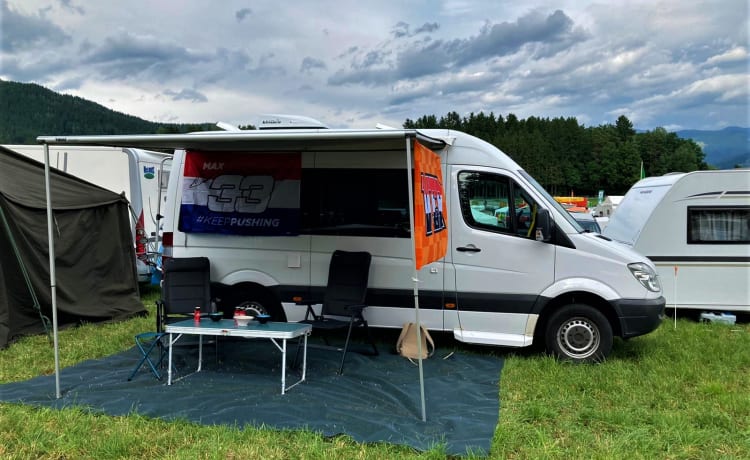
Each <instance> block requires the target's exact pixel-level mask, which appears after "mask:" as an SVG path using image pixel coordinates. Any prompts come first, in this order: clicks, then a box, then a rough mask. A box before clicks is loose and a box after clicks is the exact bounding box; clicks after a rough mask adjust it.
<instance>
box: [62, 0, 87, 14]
mask: <svg viewBox="0 0 750 460" xmlns="http://www.w3.org/2000/svg"><path fill="white" fill-rule="evenodd" d="M60 5H62V7H63V8H64V9H66V10H68V11H72V12H74V13H78V14H80V15H81V16H83V15H84V14H86V10H84V9H83V7H82V6H77V5H74V4H73V1H72V0H60Z"/></svg>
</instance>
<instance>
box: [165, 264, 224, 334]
mask: <svg viewBox="0 0 750 460" xmlns="http://www.w3.org/2000/svg"><path fill="white" fill-rule="evenodd" d="M161 294H162V298H161V300H158V301H157V302H156V331H157V332H164V325H165V324H167V323H168V322H173V321H175V320H181V319H185V317H188V316H192V315H193V312H194V311H195V307H200V308H201V312H203V313H209V308H210V306H211V264H210V263H209V261H208V258H207V257H184V258H170V259H167V260H166V262H164V281H163V282H162V286H161Z"/></svg>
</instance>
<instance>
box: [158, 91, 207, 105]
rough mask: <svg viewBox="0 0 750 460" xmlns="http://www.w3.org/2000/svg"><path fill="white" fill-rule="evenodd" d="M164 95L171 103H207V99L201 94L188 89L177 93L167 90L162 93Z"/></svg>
mask: <svg viewBox="0 0 750 460" xmlns="http://www.w3.org/2000/svg"><path fill="white" fill-rule="evenodd" d="M164 94H165V95H166V96H169V97H170V98H171V99H172V100H173V101H190V102H208V98H207V97H206V96H205V95H204V94H203V93H201V92H199V91H196V90H194V89H189V88H184V89H181V90H180V91H179V92H177V91H172V90H169V89H168V90H166V91H164Z"/></svg>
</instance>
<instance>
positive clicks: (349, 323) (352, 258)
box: [295, 250, 378, 374]
mask: <svg viewBox="0 0 750 460" xmlns="http://www.w3.org/2000/svg"><path fill="white" fill-rule="evenodd" d="M370 260H371V256H370V253H368V252H347V251H339V250H337V251H334V253H333V255H332V256H331V263H330V265H329V268H328V284H327V286H326V290H325V294H324V296H323V302H322V307H321V312H320V315H316V314H315V311H314V310H313V308H312V305H315V304H318V303H321V302H315V301H311V302H307V313H306V315H305V319H304V320H303V321H302V322H303V323H307V324H310V325H311V326H312V327H313V331H315V330H319V331H325V332H326V333H328V332H329V331H334V330H340V329H347V333H346V340H345V342H344V346H343V347H337V346H331V345H330V344H329V343H328V338H327V337H326V335H325V334H324V335H323V338H324V340H325V343H326V346H320V345H309V346H310V347H315V348H327V349H333V350H337V351H340V352H341V353H342V356H341V364H340V366H339V371H338V373H339V374H341V373H343V371H344V361H345V360H346V353H347V352H348V351H349V343H350V339H351V335H352V330H353V329H354V328H355V327H361V328H363V329H364V332H365V336H366V340H367V342H368V343H369V344H370V345H371V346H372V352H371V353H368V354H372V355H374V356H376V355H377V354H378V349H377V347H376V346H375V342H374V341H373V339H372V336H371V335H370V330H369V329H368V326H367V320H366V319H365V318H364V315H363V312H364V310H365V308H367V305H366V304H365V296H366V295H367V282H368V278H369V274H370ZM332 316H334V317H336V318H333V317H332ZM295 361H296V359H295Z"/></svg>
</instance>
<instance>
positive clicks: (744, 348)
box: [0, 291, 750, 459]
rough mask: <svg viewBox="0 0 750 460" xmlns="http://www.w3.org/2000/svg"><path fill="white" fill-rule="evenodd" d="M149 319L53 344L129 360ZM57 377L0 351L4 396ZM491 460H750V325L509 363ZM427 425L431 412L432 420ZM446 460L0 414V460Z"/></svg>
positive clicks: (265, 432)
mask: <svg viewBox="0 0 750 460" xmlns="http://www.w3.org/2000/svg"><path fill="white" fill-rule="evenodd" d="M156 296H157V292H155V291H151V292H150V293H147V294H146V295H145V296H144V304H145V305H146V306H147V308H148V309H149V312H150V315H149V317H142V318H134V319H132V320H129V321H126V322H121V323H116V324H96V325H85V326H82V327H78V328H74V329H68V330H64V331H61V333H60V359H61V366H62V367H66V366H70V365H73V364H76V363H78V362H80V361H83V360H86V359H91V358H96V357H102V356H107V355H109V354H112V353H115V352H119V351H121V350H123V349H127V348H130V347H132V344H133V335H135V334H136V333H137V332H141V331H144V330H149V329H152V328H153V301H154V299H155V298H156ZM53 372H54V356H53V351H52V347H51V345H50V344H49V342H48V340H47V338H46V336H35V337H27V338H24V339H22V340H20V341H18V342H16V343H14V344H13V345H11V346H10V347H8V348H7V349H4V350H0V383H5V382H11V381H19V380H25V379H28V378H31V377H34V376H37V375H41V374H52V373H53ZM499 392H500V405H501V409H500V417H499V421H498V425H497V427H496V430H495V436H494V439H493V441H492V449H491V452H490V457H492V458H512V459H537V458H586V459H589V458H602V459H621V458H627V459H638V458H644V459H645V458H649V459H650V458H659V459H671V458H674V459H704V458H727V459H736V458H750V325H748V324H742V325H736V326H726V325H719V324H700V323H695V322H692V321H690V320H678V322H677V327H676V329H675V328H674V325H673V323H672V321H671V320H670V321H667V322H665V323H664V324H662V326H661V327H660V328H659V329H658V330H657V331H655V332H654V333H652V334H649V335H647V336H644V337H639V338H636V339H632V340H629V341H617V342H616V343H615V347H614V349H613V353H612V356H611V357H610V359H609V360H608V361H607V362H605V363H602V364H599V365H571V364H566V363H560V362H557V361H555V360H553V359H551V358H549V357H547V356H544V355H541V354H533V353H529V352H525V351H524V352H521V353H513V352H512V351H509V352H508V355H507V357H506V364H505V368H504V369H503V372H502V376H501V382H500V388H499ZM428 417H429V413H428ZM133 457H148V458H223V459H241V458H242V459H244V458H269V459H286V458H325V459H351V458H359V459H370V458H372V459H381V458H426V459H430V458H445V454H444V452H443V451H442V450H441V449H440V447H437V448H435V449H433V450H430V451H428V452H415V451H413V450H412V449H410V448H408V447H403V446H394V445H389V444H360V443H356V442H354V441H352V440H351V439H349V438H347V437H345V436H342V437H335V438H331V439H327V438H323V437H321V436H320V435H318V434H316V433H312V432H306V431H278V430H273V429H260V428H246V429H242V430H240V429H239V428H236V427H231V426H230V427H226V426H201V425H196V424H193V423H189V422H187V421H184V422H166V421H162V420H158V419H149V418H145V417H142V416H139V415H136V414H133V415H129V416H127V417H110V416H105V415H98V414H94V413H91V412H89V411H88V410H86V409H82V408H79V409H64V410H55V409H47V408H36V407H31V406H26V405H22V404H7V403H2V404H0V458H19V459H25V458H43V459H52V458H54V459H60V458H96V459H101V458H133Z"/></svg>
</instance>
